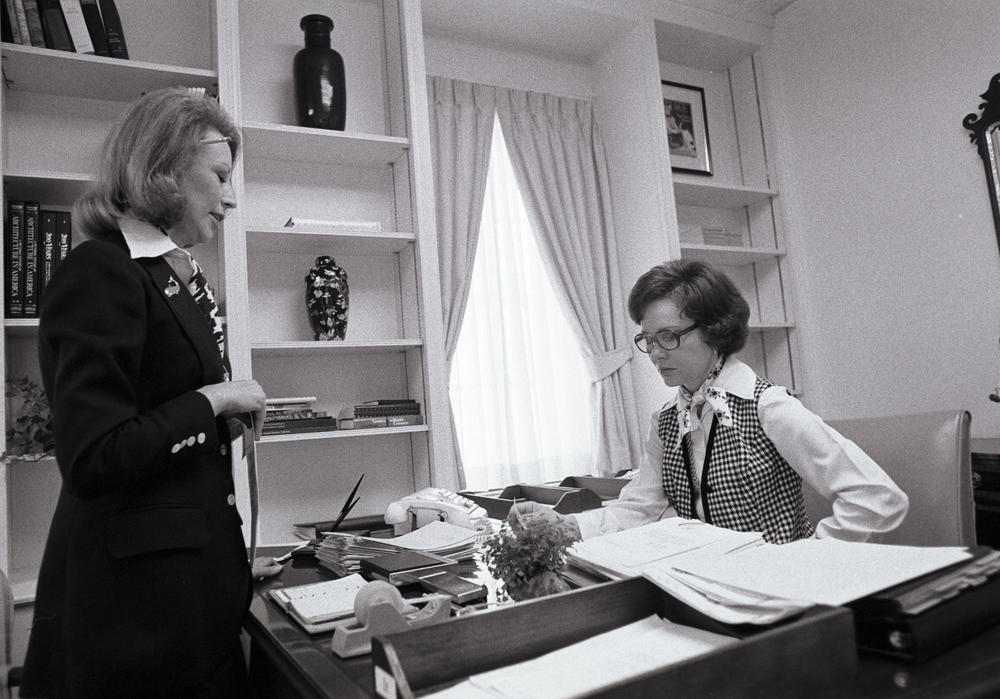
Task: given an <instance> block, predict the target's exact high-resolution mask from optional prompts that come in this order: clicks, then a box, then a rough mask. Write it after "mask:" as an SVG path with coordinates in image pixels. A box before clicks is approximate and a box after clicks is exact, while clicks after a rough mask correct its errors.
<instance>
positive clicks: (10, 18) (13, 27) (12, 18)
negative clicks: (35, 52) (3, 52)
mask: <svg viewBox="0 0 1000 699" xmlns="http://www.w3.org/2000/svg"><path fill="white" fill-rule="evenodd" d="M2 8H3V27H2V36H0V38H2V39H3V40H4V41H6V42H8V43H11V44H20V43H21V32H20V31H19V30H18V28H17V16H16V15H15V14H14V0H3V4H2Z"/></svg>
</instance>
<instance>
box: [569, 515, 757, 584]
mask: <svg viewBox="0 0 1000 699" xmlns="http://www.w3.org/2000/svg"><path fill="white" fill-rule="evenodd" d="M763 542H764V539H763V537H762V536H761V534H760V533H759V532H738V531H734V530H732V529H723V528H722V527H716V526H713V525H711V524H706V523H705V522H702V521H701V520H697V519H684V518H683V517H670V518H668V519H662V520H660V521H658V522H653V523H652V524H646V525H644V526H641V527H634V528H632V529H626V530H624V531H620V532H615V533H613V534H605V535H604V536H598V537H594V538H592V539H586V540H585V541H579V542H577V543H576V544H574V545H573V548H572V549H570V551H569V560H570V562H571V563H573V564H575V565H577V566H579V567H581V568H584V569H590V570H594V571H596V572H599V573H603V574H604V575H606V576H608V577H609V578H612V579H620V578H629V577H633V576H635V575H641V574H642V571H643V570H644V569H645V568H646V567H647V566H649V565H650V564H652V563H654V562H656V561H661V560H664V559H669V558H673V557H675V556H679V555H681V554H688V553H691V552H694V551H698V552H701V553H702V554H705V555H713V556H718V555H725V554H727V553H732V552H734V551H739V550H742V549H744V548H746V547H750V546H759V545H760V544H762V543H763Z"/></svg>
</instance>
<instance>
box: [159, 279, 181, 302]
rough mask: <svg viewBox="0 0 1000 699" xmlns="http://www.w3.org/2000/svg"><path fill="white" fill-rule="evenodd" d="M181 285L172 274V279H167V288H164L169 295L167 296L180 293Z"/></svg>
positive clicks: (164, 291)
mask: <svg viewBox="0 0 1000 699" xmlns="http://www.w3.org/2000/svg"><path fill="white" fill-rule="evenodd" d="M180 290H181V285H180V284H178V283H177V280H176V279H174V275H172V274H171V275H170V279H169V280H167V288H166V289H164V290H163V293H164V294H166V295H167V298H170V297H171V296H174V295H176V294H178V293H180Z"/></svg>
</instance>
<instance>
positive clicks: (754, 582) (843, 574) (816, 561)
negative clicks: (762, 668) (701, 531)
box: [676, 539, 972, 606]
mask: <svg viewBox="0 0 1000 699" xmlns="http://www.w3.org/2000/svg"><path fill="white" fill-rule="evenodd" d="M971 556H972V554H970V553H969V552H968V550H967V549H965V548H962V547H957V546H933V547H929V546H890V545H886V544H862V543H854V542H848V541H839V540H837V539H802V540H800V541H793V542H792V543H789V544H782V545H780V546H779V545H773V544H767V545H765V546H759V547H756V548H752V549H748V550H745V551H741V552H738V553H734V554H731V555H728V556H724V557H722V558H714V559H712V558H708V557H691V558H688V559H686V560H684V561H678V562H677V564H676V565H677V567H678V569H680V570H682V571H684V572H686V573H689V574H691V575H694V576H700V577H703V578H706V579H708V580H710V581H714V582H715V583H720V584H722V585H729V586H732V587H734V588H739V589H741V590H752V591H754V592H758V593H762V594H765V595H770V596H772V597H779V598H787V599H802V600H812V601H813V602H816V603H819V604H829V605H833V606H837V605H841V604H846V603H848V602H852V601H854V600H856V599H860V598H861V597H865V596H866V595H870V594H872V593H874V592H878V591H879V590H884V589H885V588H887V587H892V586H893V585H898V584H899V583H902V582H906V581H907V580H911V579H913V578H916V577H918V576H921V575H924V574H926V573H930V572H933V571H935V570H939V569H941V568H944V567H945V566H949V565H951V564H953V563H959V562H961V561H964V560H967V559H969V558H971Z"/></svg>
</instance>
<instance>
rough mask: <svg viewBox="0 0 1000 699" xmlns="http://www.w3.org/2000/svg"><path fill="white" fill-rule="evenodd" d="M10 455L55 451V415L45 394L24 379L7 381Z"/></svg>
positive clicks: (8, 447)
mask: <svg viewBox="0 0 1000 699" xmlns="http://www.w3.org/2000/svg"><path fill="white" fill-rule="evenodd" d="M6 394H7V398H8V401H7V406H8V413H7V420H8V424H9V427H7V455H9V456H26V455H41V454H51V453H52V452H53V450H54V449H55V437H54V436H53V434H52V412H51V411H50V410H49V403H48V401H47V400H46V399H45V392H44V391H43V390H42V387H41V386H39V385H38V384H37V383H35V382H34V381H32V380H31V379H29V378H28V377H26V376H24V377H21V378H19V379H12V380H9V381H7V392H6Z"/></svg>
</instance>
